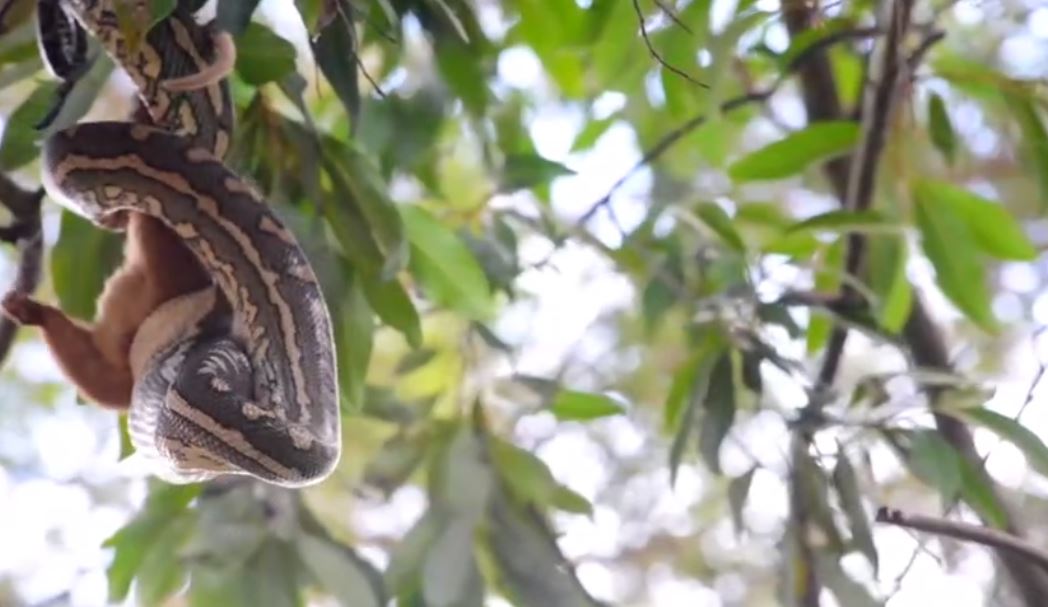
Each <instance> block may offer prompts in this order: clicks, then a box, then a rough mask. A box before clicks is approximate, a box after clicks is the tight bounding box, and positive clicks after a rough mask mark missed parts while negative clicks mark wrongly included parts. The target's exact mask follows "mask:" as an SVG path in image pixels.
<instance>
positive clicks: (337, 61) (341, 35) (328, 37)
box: [312, 0, 361, 131]
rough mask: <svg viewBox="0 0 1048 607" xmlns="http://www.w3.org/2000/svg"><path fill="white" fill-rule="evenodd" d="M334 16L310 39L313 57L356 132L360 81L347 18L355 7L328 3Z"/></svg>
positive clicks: (340, 1) (342, 2)
mask: <svg viewBox="0 0 1048 607" xmlns="http://www.w3.org/2000/svg"><path fill="white" fill-rule="evenodd" d="M332 4H333V6H334V7H336V9H337V10H335V11H334V13H335V15H334V17H333V18H332V19H331V21H330V22H328V23H327V24H326V25H325V26H324V27H323V28H322V29H321V30H320V32H319V34H318V35H317V36H316V38H315V39H312V40H313V42H312V46H313V56H314V57H315V58H316V62H317V66H318V67H319V68H320V71H321V72H323V74H324V78H327V81H328V82H329V83H330V84H331V88H332V89H333V90H334V91H335V95H337V96H338V99H339V101H341V102H342V106H343V107H344V108H345V109H346V113H347V115H348V116H349V118H350V121H351V125H352V127H353V129H354V131H356V129H357V126H358V122H359V118H360V108H361V104H360V81H359V79H358V75H357V74H358V72H357V61H358V58H357V37H356V32H355V31H354V29H353V23H352V21H351V19H350V15H352V14H353V11H354V10H355V8H354V7H353V6H352V5H351V4H350V3H349V2H346V1H345V0H335V2H333V3H332Z"/></svg>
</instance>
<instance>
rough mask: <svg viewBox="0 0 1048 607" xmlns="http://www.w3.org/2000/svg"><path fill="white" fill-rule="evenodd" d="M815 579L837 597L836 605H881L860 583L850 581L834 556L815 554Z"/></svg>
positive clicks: (823, 553)
mask: <svg viewBox="0 0 1048 607" xmlns="http://www.w3.org/2000/svg"><path fill="white" fill-rule="evenodd" d="M814 560H815V563H814V565H815V569H816V572H817V573H816V575H817V576H818V577H817V578H816V579H818V580H820V581H822V582H823V583H824V584H825V585H826V587H827V588H828V589H829V590H830V591H831V592H833V595H834V596H835V597H837V604H838V605H847V606H848V607H882V605H883V603H881V601H878V600H876V599H874V598H873V596H871V595H870V591H869V590H868V589H867V588H866V586H865V585H863V584H862V583H860V582H858V581H856V580H854V579H852V577H851V576H850V575H848V573H847V572H846V571H845V570H844V567H842V566H841V561H840V559H839V558H838V557H837V555H835V554H831V553H828V552H826V551H819V552H818V553H816V554H815V559H814Z"/></svg>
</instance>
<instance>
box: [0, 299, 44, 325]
mask: <svg viewBox="0 0 1048 607" xmlns="http://www.w3.org/2000/svg"><path fill="white" fill-rule="evenodd" d="M0 309H3V312H4V315H6V316H7V317H8V318H10V319H11V320H13V321H15V322H17V323H18V324H20V325H30V326H40V325H42V324H44V313H45V312H46V310H47V306H45V305H44V304H42V303H40V302H38V301H36V300H34V299H33V298H31V297H29V295H27V294H25V293H19V292H17V291H11V292H10V293H8V294H7V295H5V296H4V298H3V300H0Z"/></svg>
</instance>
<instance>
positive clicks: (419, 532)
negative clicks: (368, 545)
mask: <svg viewBox="0 0 1048 607" xmlns="http://www.w3.org/2000/svg"><path fill="white" fill-rule="evenodd" d="M435 512H436V511H435V510H433V509H430V510H427V511H426V512H425V514H423V515H422V516H421V517H419V519H418V520H417V521H416V522H415V525H414V526H412V527H411V529H410V530H409V531H408V532H407V533H406V534H405V535H404V537H403V538H401V540H400V541H399V542H397V544H396V545H395V546H394V547H393V550H392V551H391V553H390V556H389V566H388V567H386V572H385V576H384V577H385V580H386V587H387V588H389V589H390V591H391V592H394V593H396V594H397V595H400V596H403V595H404V594H408V593H410V592H412V591H413V590H414V589H415V588H416V587H418V586H420V585H421V580H420V579H419V574H420V573H421V571H422V565H423V563H424V562H425V558H426V554H427V553H428V552H429V548H430V546H431V545H432V544H433V542H434V541H436V539H437V537H439V536H440V535H441V533H443V530H444V522H443V521H442V520H440V519H439V518H438V517H437V516H436V514H435Z"/></svg>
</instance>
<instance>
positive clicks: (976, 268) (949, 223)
mask: <svg viewBox="0 0 1048 607" xmlns="http://www.w3.org/2000/svg"><path fill="white" fill-rule="evenodd" d="M916 214H917V227H918V229H919V230H920V232H921V245H922V247H923V249H924V252H925V254H926V255H927V256H928V259H929V260H930V261H931V262H932V266H934V267H935V274H936V280H937V281H938V283H939V287H940V288H941V289H942V290H943V293H945V294H946V296H947V297H949V298H950V300H951V301H952V302H953V303H954V305H956V306H957V307H958V308H959V309H960V310H961V311H962V312H963V313H964V314H965V315H966V316H968V318H970V319H971V320H972V321H974V322H975V323H976V324H978V325H979V326H980V327H982V328H984V329H987V330H991V329H993V328H994V326H995V324H996V323H995V321H994V318H993V312H992V311H991V310H990V296H989V293H987V289H986V281H985V277H984V274H983V265H982V263H980V261H979V259H978V257H977V256H976V253H975V251H974V250H973V249H974V247H975V242H974V240H975V238H974V236H973V235H972V234H971V232H970V231H969V229H968V226H967V225H966V224H965V222H964V220H963V219H962V218H961V217H960V216H959V215H958V213H957V210H956V209H955V208H954V207H953V205H950V204H949V203H943V202H942V199H939V198H927V199H920V198H919V199H918V201H917V205H916Z"/></svg>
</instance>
